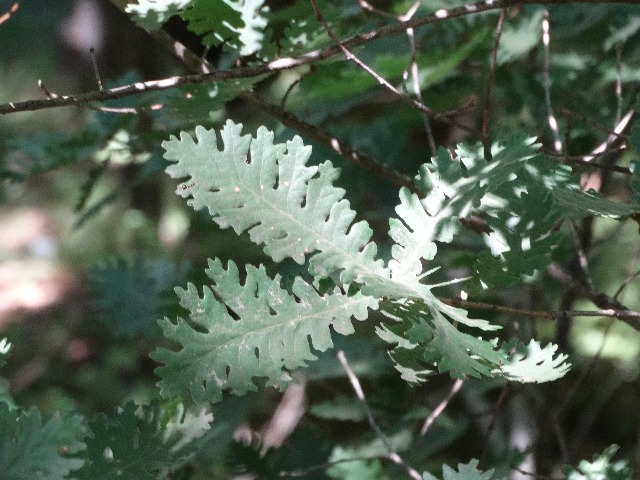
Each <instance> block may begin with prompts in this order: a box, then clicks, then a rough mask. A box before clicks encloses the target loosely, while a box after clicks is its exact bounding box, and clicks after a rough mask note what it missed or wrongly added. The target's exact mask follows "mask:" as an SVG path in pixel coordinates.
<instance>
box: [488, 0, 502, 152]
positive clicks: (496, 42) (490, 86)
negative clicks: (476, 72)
mask: <svg viewBox="0 0 640 480" xmlns="http://www.w3.org/2000/svg"><path fill="white" fill-rule="evenodd" d="M505 15H506V9H502V10H500V16H499V17H498V23H497V24H496V36H495V39H494V42H493V50H492V51H491V62H490V64H489V78H488V80H487V91H486V93H485V99H484V108H483V111H482V144H483V145H484V147H485V151H486V152H490V149H489V143H490V142H489V137H488V134H487V133H488V131H489V122H490V121H491V97H492V92H493V83H494V81H495V77H496V65H497V63H498V47H499V46H500V38H501V37H502V25H503V24H504V17H505Z"/></svg>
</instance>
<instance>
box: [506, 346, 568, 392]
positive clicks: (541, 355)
mask: <svg viewBox="0 0 640 480" xmlns="http://www.w3.org/2000/svg"><path fill="white" fill-rule="evenodd" d="M557 349H558V346H557V345H554V344H549V345H547V346H546V347H544V348H541V347H540V344H539V343H538V342H536V341H535V340H531V342H529V345H526V346H525V347H524V348H520V349H518V350H516V353H515V354H513V356H512V357H511V358H510V359H509V361H508V362H507V363H506V364H505V365H502V366H501V367H500V368H499V369H497V370H494V373H502V374H503V375H504V376H505V377H506V378H507V379H509V380H512V381H516V382H522V383H542V382H552V381H554V380H557V379H559V378H562V377H564V376H565V375H566V374H567V372H568V371H569V367H571V364H568V363H566V362H565V360H566V359H567V355H564V354H558V355H557V356H556V357H555V358H554V354H555V352H556V350H557Z"/></svg>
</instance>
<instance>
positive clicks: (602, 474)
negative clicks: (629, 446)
mask: <svg viewBox="0 0 640 480" xmlns="http://www.w3.org/2000/svg"><path fill="white" fill-rule="evenodd" d="M618 449H619V447H618V446H617V445H610V446H609V447H607V448H606V449H605V450H604V451H603V452H602V454H600V455H594V456H593V462H587V461H586V460H581V461H580V463H579V464H578V467H577V468H574V467H570V466H566V467H564V468H563V469H562V471H563V473H564V477H563V480H630V479H631V474H632V471H631V469H630V468H629V462H628V460H617V461H615V462H614V461H612V459H613V456H614V455H615V454H616V452H617V451H618Z"/></svg>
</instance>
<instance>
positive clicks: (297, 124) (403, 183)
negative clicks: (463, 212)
mask: <svg viewBox="0 0 640 480" xmlns="http://www.w3.org/2000/svg"><path fill="white" fill-rule="evenodd" d="M240 97H241V98H242V99H243V100H245V101H246V102H247V103H250V104H252V105H254V106H256V107H258V108H260V109H261V110H262V111H264V112H266V113H268V114H270V115H272V116H273V117H275V118H277V119H278V120H279V121H280V122H281V123H283V124H284V125H287V126H288V127H291V128H293V129H295V130H297V131H299V132H300V133H303V134H305V135H307V136H308V137H310V138H313V139H314V140H316V141H318V142H319V143H321V144H323V145H325V146H326V147H328V148H330V149H331V150H333V151H334V152H336V153H337V154H338V155H340V156H341V157H343V158H344V159H346V160H348V161H349V162H351V163H353V164H355V165H358V166H359V167H362V168H364V169H366V170H368V171H369V172H371V173H373V174H374V175H376V176H378V177H380V178H383V179H385V180H387V181H389V182H390V183H392V184H393V185H395V186H396V187H406V188H408V189H409V190H410V191H411V192H413V193H415V194H416V195H418V196H419V197H420V198H423V197H424V195H425V194H424V192H423V191H422V190H420V189H418V187H416V185H415V184H414V183H413V180H411V178H410V177H409V176H407V175H403V174H402V173H400V172H398V171H397V170H394V169H393V168H390V167H388V166H386V165H383V164H381V163H378V162H377V161H376V160H374V159H373V158H372V157H370V156H368V155H366V154H364V153H362V152H359V151H358V150H356V149H355V148H353V147H351V146H350V145H348V144H346V143H344V142H342V141H340V140H338V139H337V138H336V137H334V136H332V135H329V134H328V133H326V132H324V131H322V130H320V129H319V128H318V127H316V126H314V125H311V124H309V123H307V122H305V121H303V120H300V119H299V118H297V117H296V116H295V115H292V114H291V113H289V112H287V111H286V110H285V109H283V108H282V107H280V106H278V105H274V104H271V103H268V102H266V101H264V100H262V99H260V98H259V97H257V96H256V95H252V94H243V95H241V96H240Z"/></svg>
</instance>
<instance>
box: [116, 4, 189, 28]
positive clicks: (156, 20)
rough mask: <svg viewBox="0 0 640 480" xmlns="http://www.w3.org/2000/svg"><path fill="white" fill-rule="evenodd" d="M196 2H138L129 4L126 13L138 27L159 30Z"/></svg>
mask: <svg viewBox="0 0 640 480" xmlns="http://www.w3.org/2000/svg"><path fill="white" fill-rule="evenodd" d="M194 1H195V0H138V1H137V2H135V3H133V2H131V3H129V4H128V5H127V7H126V9H125V11H126V12H127V13H128V14H130V15H131V16H132V17H133V19H134V20H135V21H136V23H137V24H138V25H140V26H141V27H142V28H145V29H147V30H157V29H159V28H160V27H162V24H163V23H165V22H166V21H167V20H169V18H171V17H173V16H174V15H177V14H178V13H180V12H181V11H183V10H184V9H185V8H187V7H188V6H190V5H191V4H193V3H194Z"/></svg>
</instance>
